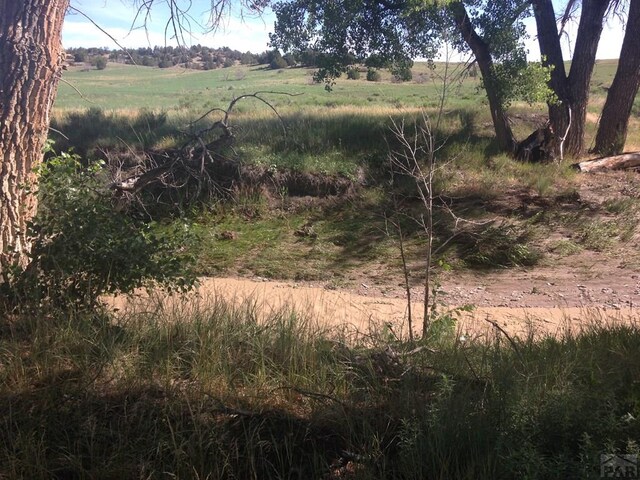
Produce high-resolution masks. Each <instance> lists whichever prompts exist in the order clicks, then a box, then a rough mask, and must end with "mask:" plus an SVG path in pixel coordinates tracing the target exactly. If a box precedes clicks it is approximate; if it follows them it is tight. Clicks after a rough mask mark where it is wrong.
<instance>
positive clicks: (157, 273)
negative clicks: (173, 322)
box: [5, 153, 195, 307]
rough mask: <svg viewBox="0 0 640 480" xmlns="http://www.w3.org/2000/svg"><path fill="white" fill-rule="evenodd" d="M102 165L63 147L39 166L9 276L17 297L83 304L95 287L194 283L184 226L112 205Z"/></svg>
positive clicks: (103, 290)
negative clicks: (19, 268) (25, 245)
mask: <svg viewBox="0 0 640 480" xmlns="http://www.w3.org/2000/svg"><path fill="white" fill-rule="evenodd" d="M102 172H103V168H102V165H101V164H100V163H94V164H93V165H91V166H89V167H82V165H81V164H80V161H79V157H78V156H77V155H72V154H67V153H63V154H61V155H59V156H56V157H53V158H51V159H50V160H48V161H47V162H46V163H45V164H43V165H42V166H41V167H40V168H39V170H38V172H37V174H38V177H39V185H40V187H39V191H38V197H39V201H40V204H39V208H38V213H37V215H36V217H35V218H34V219H33V221H32V222H31V224H30V226H29V233H30V236H31V237H32V239H33V244H32V251H31V253H30V264H29V265H28V267H27V268H26V269H25V270H24V271H23V272H19V273H18V274H17V275H16V276H15V277H14V280H15V284H14V287H15V288H14V293H15V295H16V296H17V297H20V296H21V295H24V296H25V297H26V298H28V299H31V300H34V301H39V302H41V303H42V302H46V303H51V304H54V305H58V304H73V305H76V306H79V307H90V306H93V305H95V303H96V302H97V300H98V298H99V296H100V295H103V294H116V293H129V292H132V291H133V290H134V289H136V288H138V287H143V286H148V285H151V284H154V283H157V284H160V285H162V286H165V287H167V288H169V289H179V290H188V289H189V288H190V287H191V286H192V285H193V284H194V281H195V278H194V277H193V276H192V275H191V274H190V273H189V270H190V269H189V268H188V266H189V262H190V258H189V257H187V256H186V255H185V254H183V253H181V249H182V248H184V245H185V244H187V243H188V242H190V241H191V240H190V235H189V231H188V229H187V228H184V225H183V226H182V227H178V228H172V229H170V228H168V227H163V226H162V225H158V224H154V223H143V222H141V221H136V220H134V219H133V218H131V217H129V216H127V215H126V214H124V213H122V212H118V211H116V210H115V209H114V208H113V206H112V204H111V200H112V194H111V193H110V191H109V189H108V188H106V187H105V186H104V184H105V183H106V182H105V179H104V178H103V177H102ZM180 229H181V230H182V231H179V230H180ZM5 288H6V286H5Z"/></svg>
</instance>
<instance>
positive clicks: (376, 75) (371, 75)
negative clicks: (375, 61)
mask: <svg viewBox="0 0 640 480" xmlns="http://www.w3.org/2000/svg"><path fill="white" fill-rule="evenodd" d="M381 79H382V77H381V75H380V72H379V71H378V70H376V69H374V68H370V69H368V70H367V81H369V82H379V81H380V80H381Z"/></svg>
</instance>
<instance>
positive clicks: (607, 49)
mask: <svg viewBox="0 0 640 480" xmlns="http://www.w3.org/2000/svg"><path fill="white" fill-rule="evenodd" d="M132 3H133V2H132V0H72V2H71V4H72V6H74V7H75V8H77V9H78V10H81V11H82V12H83V13H85V14H86V15H88V16H89V17H91V18H92V19H93V20H94V21H95V22H96V23H97V24H98V25H100V27H101V28H103V29H104V30H106V31H107V32H109V34H110V35H111V36H113V37H114V38H115V39H117V40H118V42H119V43H120V44H121V45H122V46H124V47H145V46H155V45H165V44H167V45H173V44H175V40H172V39H171V38H170V36H171V34H169V35H168V36H166V35H165V33H164V30H165V26H166V22H167V19H168V14H167V10H166V7H165V6H164V4H165V1H164V0H157V8H155V9H154V10H153V13H152V17H151V21H150V23H149V24H148V29H147V30H146V31H145V30H144V29H143V28H135V29H133V30H132V29H131V26H132V23H133V21H134V17H135V8H134V7H133V6H132ZM209 5H210V0H193V6H192V8H191V10H190V12H191V15H192V16H193V17H194V19H195V20H196V21H198V22H200V23H201V25H203V26H205V25H206V23H207V20H208V6H209ZM273 22H274V17H273V16H272V15H269V14H266V15H264V16H263V17H262V18H248V17H245V18H244V19H242V18H241V12H240V10H239V9H235V10H234V11H232V12H231V15H229V16H227V19H226V20H225V21H224V22H223V24H222V25H221V26H220V28H219V29H218V30H217V31H216V32H215V33H206V32H205V31H204V30H205V29H204V28H203V27H202V26H196V25H194V27H193V28H192V31H191V35H190V36H189V37H187V38H186V42H187V43H188V44H198V43H200V44H202V45H207V46H211V47H224V46H227V47H230V48H233V49H235V50H240V51H243V52H244V51H251V52H253V53H259V52H262V51H264V50H267V48H268V46H267V42H268V41H269V32H270V31H271V30H272V29H273ZM138 23H140V22H138ZM137 26H138V27H139V26H140V25H137ZM527 27H528V30H529V31H530V33H531V37H532V38H530V39H529V41H528V42H527V47H528V49H529V52H530V58H531V59H536V58H539V56H540V53H539V50H538V47H537V43H536V39H535V38H534V34H535V28H534V22H533V20H532V19H531V20H530V21H528V22H527ZM569 33H570V35H569V36H568V38H569V39H571V38H572V35H571V30H570V31H569ZM623 35H624V31H623V28H622V25H621V24H620V23H619V21H617V20H616V21H612V22H609V24H607V25H605V29H604V31H603V33H602V38H601V40H600V45H599V48H598V54H597V58H600V59H605V58H617V57H618V56H619V52H620V45H621V44H622V38H623ZM570 43H571V41H570V40H569V41H565V45H564V48H565V50H566V52H565V55H566V57H565V58H569V55H568V53H569V51H570V49H571V44H570ZM63 44H64V46H65V47H67V48H70V47H80V46H82V47H109V48H112V49H116V48H118V47H117V45H115V44H114V42H113V41H112V40H111V39H110V38H109V37H108V36H107V35H105V34H104V33H103V32H101V31H100V30H99V29H98V28H96V27H95V26H94V25H92V24H91V22H89V20H87V19H86V18H85V17H83V16H82V15H79V14H73V13H72V14H70V15H68V16H67V19H66V21H65V26H64V30H63Z"/></svg>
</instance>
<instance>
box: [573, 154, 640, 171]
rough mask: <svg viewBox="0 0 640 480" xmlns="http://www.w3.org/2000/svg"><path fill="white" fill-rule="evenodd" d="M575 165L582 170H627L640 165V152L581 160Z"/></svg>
mask: <svg viewBox="0 0 640 480" xmlns="http://www.w3.org/2000/svg"><path fill="white" fill-rule="evenodd" d="M575 167H576V168H577V169H578V170H579V171H581V172H601V171H604V170H626V169H631V168H639V167H640V152H633V153H624V154H622V155H614V156H612V157H604V158H598V159H596V160H587V161H585V162H580V163H577V164H576V165H575Z"/></svg>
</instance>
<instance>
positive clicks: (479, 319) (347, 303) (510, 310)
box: [114, 278, 640, 337]
mask: <svg viewBox="0 0 640 480" xmlns="http://www.w3.org/2000/svg"><path fill="white" fill-rule="evenodd" d="M362 288H364V287H362ZM368 293H369V294H368V295H362V294H360V293H357V292H354V291H349V290H338V289H327V288H324V287H323V286H318V285H312V284H300V283H290V282H275V281H266V280H249V279H241V278H205V279H202V281H201V285H200V287H199V289H198V290H197V292H195V293H194V294H190V295H187V296H185V297H181V298H177V297H174V298H173V299H172V300H170V301H172V302H178V303H180V302H186V303H192V302H195V301H197V299H200V300H204V301H209V300H213V299H215V298H223V299H225V300H228V301H231V302H232V303H234V304H236V305H241V304H243V303H246V302H249V303H251V304H252V305H255V307H256V311H258V312H261V313H264V314H267V313H269V312H271V311H277V310H281V309H283V308H293V309H295V310H296V311H300V312H304V313H306V314H307V315H310V316H311V317H312V318H314V319H317V320H318V321H319V322H320V323H321V324H322V325H324V326H326V327H328V328H334V327H341V326H345V325H347V326H351V327H354V328H356V329H357V330H359V331H362V332H364V331H367V330H368V329H369V328H370V327H372V326H376V325H383V324H389V325H391V326H392V328H393V329H394V331H395V332H396V333H397V334H399V335H400V334H403V333H406V331H407V327H406V318H407V303H406V300H405V299H403V298H397V297H391V296H388V295H385V294H379V293H378V294H372V293H371V292H368ZM146 302H147V300H146V296H144V295H141V296H138V297H136V298H134V299H133V300H128V301H127V300H125V299H118V300H117V301H116V302H114V306H117V307H118V308H121V309H123V308H145V304H146ZM447 308H453V307H442V309H443V311H445V310H446V309H447ZM421 309H422V306H421V304H419V303H415V304H413V312H414V313H413V315H414V318H417V319H418V321H419V318H420V316H421ZM638 320H640V309H638V308H637V307H635V306H626V307H620V306H618V307H615V308H614V307H609V308H607V307H603V306H594V305H588V304H584V305H582V306H562V305H558V306H517V307H516V306H508V307H500V306H479V307H476V308H474V310H473V311H472V312H460V314H459V322H458V329H459V331H460V334H461V335H465V336H467V337H468V336H478V335H488V334H492V332H495V330H496V327H494V326H493V324H492V323H490V322H489V321H491V322H496V323H497V325H499V326H500V327H501V328H503V329H504V330H505V331H506V332H508V333H509V334H511V335H523V334H526V333H528V332H530V331H532V330H533V331H534V332H536V333H537V334H551V335H557V334H562V333H563V332H564V331H566V330H567V329H571V330H573V331H576V330H577V329H579V328H581V327H584V326H586V325H593V324H594V323H616V322H624V323H630V322H636V321H638Z"/></svg>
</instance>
